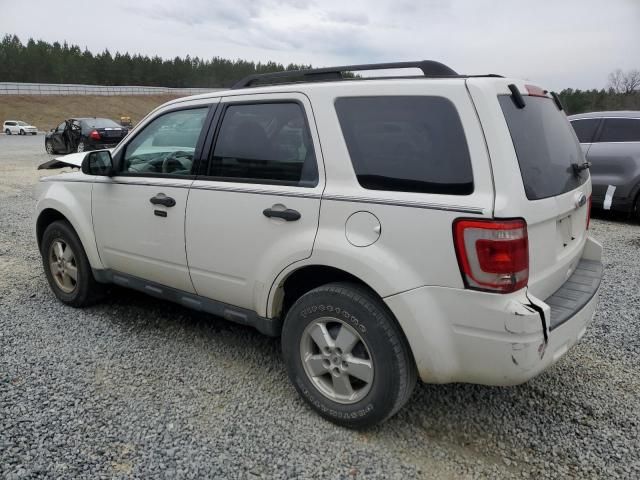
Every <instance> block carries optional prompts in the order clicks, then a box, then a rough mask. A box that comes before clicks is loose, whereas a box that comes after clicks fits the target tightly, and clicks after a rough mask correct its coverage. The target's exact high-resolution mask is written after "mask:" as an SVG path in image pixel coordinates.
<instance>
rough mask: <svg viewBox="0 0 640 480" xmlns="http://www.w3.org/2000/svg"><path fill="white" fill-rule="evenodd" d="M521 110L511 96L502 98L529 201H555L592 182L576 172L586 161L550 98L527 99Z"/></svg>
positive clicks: (579, 172)
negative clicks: (544, 199) (553, 198)
mask: <svg viewBox="0 0 640 480" xmlns="http://www.w3.org/2000/svg"><path fill="white" fill-rule="evenodd" d="M524 98H525V102H526V105H525V107H524V108H518V107H516V105H515V104H514V103H513V100H512V98H511V96H510V95H500V96H499V97H498V99H499V101H500V106H501V107H502V112H503V113H504V116H505V119H506V120H507V125H508V126H509V132H510V133H511V140H512V141H513V146H514V147H515V150H516V155H517V156H518V163H519V164H520V173H521V175H522V181H523V183H524V189H525V192H526V194H527V198H528V199H529V200H540V199H542V198H548V197H555V196H558V195H561V194H563V193H566V192H570V191H571V190H575V189H576V188H578V187H579V186H580V185H582V184H583V183H584V182H586V181H587V179H588V178H589V173H588V171H587V170H576V169H575V168H574V165H575V166H582V165H583V164H584V163H585V158H584V155H583V153H582V149H581V148H580V144H579V143H578V139H577V138H576V136H575V133H574V132H573V129H572V128H571V125H570V124H569V121H568V120H567V117H566V116H565V115H564V113H562V112H561V111H560V110H558V107H557V106H556V104H555V103H554V101H553V100H552V99H550V98H543V97H535V96H531V95H529V96H525V97H524Z"/></svg>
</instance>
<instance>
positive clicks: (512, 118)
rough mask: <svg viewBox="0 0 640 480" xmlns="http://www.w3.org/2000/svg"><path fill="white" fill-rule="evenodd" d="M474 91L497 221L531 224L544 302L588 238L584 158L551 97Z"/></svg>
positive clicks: (478, 83)
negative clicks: (518, 220) (487, 148)
mask: <svg viewBox="0 0 640 480" xmlns="http://www.w3.org/2000/svg"><path fill="white" fill-rule="evenodd" d="M514 87H515V89H514ZM469 91H470V93H471V95H472V97H473V99H474V103H476V105H477V108H478V114H479V115H480V117H481V120H482V123H483V126H484V127H485V134H486V139H487V144H488V147H489V153H490V156H491V163H492V170H493V175H494V188H495V206H494V216H495V217H496V218H523V219H524V220H525V221H526V222H527V230H528V238H529V292H530V293H532V294H533V295H535V296H536V297H538V298H540V299H546V298H548V297H549V296H550V295H551V294H553V293H554V292H555V291H556V290H558V289H559V288H560V287H561V286H562V284H564V283H565V282H566V281H567V279H568V278H569V277H570V276H571V274H572V273H573V272H574V270H575V268H576V266H577V265H578V262H579V261H580V258H581V256H582V251H583V249H584V244H585V242H586V239H587V227H588V216H589V197H590V195H591V182H590V178H589V170H588V169H587V168H586V166H585V162H586V160H585V158H584V155H583V153H582V150H581V148H580V144H579V143H578V140H577V138H576V136H575V133H574V131H573V129H572V128H571V125H570V124H569V121H568V120H567V118H566V115H565V113H564V111H563V110H561V108H560V107H559V105H558V103H556V101H555V100H554V99H553V97H552V96H551V95H550V94H549V93H547V92H546V91H543V90H542V89H540V88H537V87H533V86H531V85H526V84H525V83H524V82H520V81H510V80H504V79H491V80H489V79H478V80H475V79H472V80H469ZM514 92H515V93H514ZM518 93H519V94H520V95H521V97H520V99H518V98H517V97H518ZM519 100H523V103H524V106H523V105H522V103H519ZM496 114H497V118H496Z"/></svg>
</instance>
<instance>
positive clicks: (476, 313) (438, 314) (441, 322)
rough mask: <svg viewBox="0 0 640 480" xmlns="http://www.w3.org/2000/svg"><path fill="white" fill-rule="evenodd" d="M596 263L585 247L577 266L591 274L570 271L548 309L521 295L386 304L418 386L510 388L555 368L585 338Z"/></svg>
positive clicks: (442, 291) (433, 296)
mask: <svg viewBox="0 0 640 480" xmlns="http://www.w3.org/2000/svg"><path fill="white" fill-rule="evenodd" d="M600 255H601V246H600V245H599V244H598V243H597V242H595V241H594V240H592V239H589V240H588V241H587V245H586V247H585V251H584V253H583V258H582V260H581V262H580V265H582V268H588V269H589V270H590V271H591V274H589V275H586V277H587V278H583V277H584V275H583V274H584V273H585V272H584V271H582V270H581V269H580V268H578V269H576V272H574V274H573V275H572V276H571V277H570V278H569V279H568V280H567V283H566V284H565V285H563V286H562V287H561V288H560V289H559V290H558V292H556V293H555V294H554V295H552V296H551V297H549V299H546V300H547V301H548V303H547V301H545V300H540V299H537V298H535V297H533V296H532V295H527V292H526V289H524V290H522V291H520V292H516V293H514V294H510V295H498V294H488V293H483V292H475V291H472V290H461V289H454V288H444V287H422V288H418V289H415V290H411V291H409V292H406V293H402V294H399V295H393V296H391V297H387V298H385V302H386V303H387V305H388V306H389V308H390V309H391V310H392V312H393V313H394V314H395V316H396V318H397V319H398V321H399V323H400V324H401V326H402V328H403V330H404V331H405V334H406V336H407V340H408V341H409V344H410V345H411V349H412V351H413V354H414V358H415V360H416V364H417V366H418V372H419V375H420V378H421V379H422V380H423V381H424V382H429V383H449V382H467V383H478V384H484V385H516V384H520V383H523V382H526V381H527V380H529V379H531V378H533V377H535V376H536V375H538V374H539V373H541V372H542V371H544V370H545V369H546V368H548V367H550V366H551V365H553V364H554V363H555V362H557V361H558V360H559V359H560V358H561V357H562V356H563V355H564V354H565V353H566V352H567V351H568V350H569V349H570V348H571V347H572V346H573V345H575V344H576V343H577V342H578V341H579V340H580V339H581V338H582V337H583V335H584V334H585V332H586V329H587V327H588V325H589V324H590V323H591V321H592V320H593V317H594V313H595V309H596V305H597V302H598V290H599V286H600V280H601V278H602V268H601V263H600ZM585 262H586V263H585ZM572 284H576V285H572ZM569 287H572V288H569ZM573 287H575V288H573ZM563 289H564V290H563ZM580 292H582V294H581V293H580ZM560 316H561V318H560Z"/></svg>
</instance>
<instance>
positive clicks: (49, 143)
mask: <svg viewBox="0 0 640 480" xmlns="http://www.w3.org/2000/svg"><path fill="white" fill-rule="evenodd" d="M44 148H45V149H46V150H47V153H48V154H49V155H53V153H54V152H53V145H51V142H46V143H45V144H44Z"/></svg>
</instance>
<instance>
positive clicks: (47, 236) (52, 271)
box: [40, 220, 105, 307]
mask: <svg viewBox="0 0 640 480" xmlns="http://www.w3.org/2000/svg"><path fill="white" fill-rule="evenodd" d="M58 246H60V248H61V249H62V250H61V251H58V252H56V250H57V248H58ZM68 249H71V251H70V252H69V251H68ZM40 253H41V255H42V266H43V267H44V272H45V274H46V276H47V281H48V282H49V286H50V287H51V290H52V291H53V293H54V295H55V296H56V297H58V300H60V301H61V302H62V303H65V304H67V305H70V306H72V307H86V306H89V305H92V304H94V303H95V302H96V301H98V300H100V299H101V298H102V296H103V294H104V290H105V286H104V285H103V284H101V283H98V282H96V280H95V278H93V273H92V272H91V265H90V264H89V260H88V259H87V255H86V254H85V252H84V248H82V243H81V242H80V239H79V238H78V235H77V234H76V232H75V230H74V229H73V227H71V225H70V224H69V223H68V222H66V221H63V220H59V221H56V222H53V223H51V225H49V226H48V227H47V229H46V230H45V231H44V235H43V236H42V242H41V251H40ZM57 253H58V254H57ZM56 258H59V259H61V260H64V261H63V262H56ZM56 264H57V266H54V265H56ZM61 269H62V270H64V272H65V274H62V273H61ZM72 272H75V277H76V278H75V280H74V279H73V273H72Z"/></svg>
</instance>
